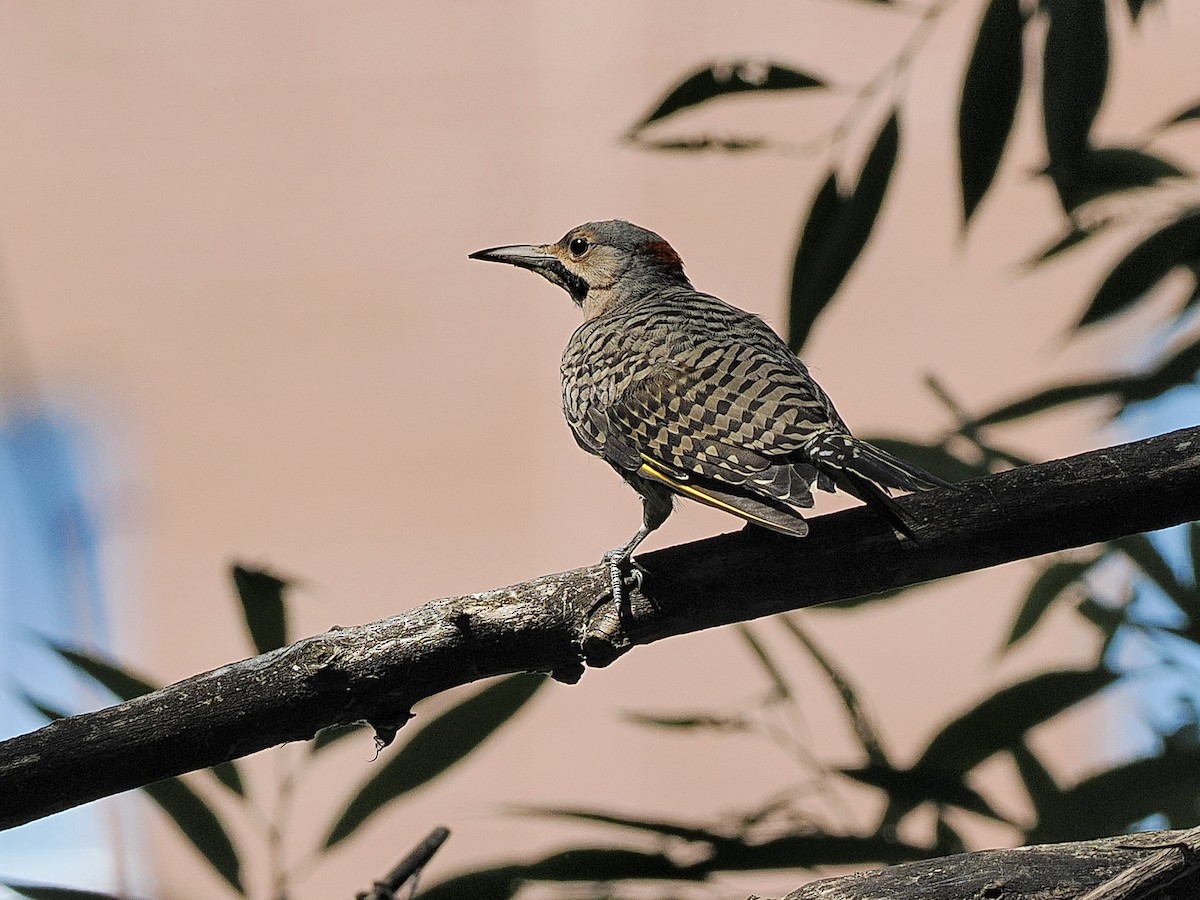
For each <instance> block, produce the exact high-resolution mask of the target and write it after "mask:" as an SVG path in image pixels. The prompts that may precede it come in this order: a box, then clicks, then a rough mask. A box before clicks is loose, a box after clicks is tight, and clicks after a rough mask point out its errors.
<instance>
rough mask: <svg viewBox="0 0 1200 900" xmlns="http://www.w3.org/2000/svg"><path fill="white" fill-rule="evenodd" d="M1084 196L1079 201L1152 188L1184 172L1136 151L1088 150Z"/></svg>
mask: <svg viewBox="0 0 1200 900" xmlns="http://www.w3.org/2000/svg"><path fill="white" fill-rule="evenodd" d="M1085 173H1086V182H1087V193H1086V194H1085V195H1083V196H1082V197H1081V198H1080V200H1081V202H1082V201H1083V200H1090V199H1092V198H1093V197H1098V196H1100V195H1101V194H1111V193H1114V192H1116V191H1128V190H1131V189H1133V188H1139V187H1143V188H1144V187H1152V186H1154V185H1156V184H1158V182H1160V181H1162V180H1163V179H1164V178H1182V177H1183V175H1184V171H1183V170H1182V169H1180V168H1179V166H1177V165H1175V163H1173V162H1171V161H1170V160H1166V159H1163V158H1162V157H1161V156H1155V155H1154V154H1153V153H1148V152H1147V151H1145V150H1141V149H1139V148H1137V147H1092V148H1089V149H1088V151H1087V160H1086V164H1085Z"/></svg>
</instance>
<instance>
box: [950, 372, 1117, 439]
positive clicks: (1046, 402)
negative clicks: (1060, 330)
mask: <svg viewBox="0 0 1200 900" xmlns="http://www.w3.org/2000/svg"><path fill="white" fill-rule="evenodd" d="M1135 383H1136V379H1135V378H1133V377H1131V376H1121V377H1115V378H1097V379H1096V380H1094V381H1080V382H1076V383H1074V384H1060V385H1057V386H1055V387H1051V388H1046V389H1045V390H1041V391H1037V392H1036V393H1033V394H1030V395H1029V396H1028V397H1022V398H1021V399H1020V400H1014V401H1013V402H1011V403H1006V404H1004V405H1003V406H1000V407H998V408H996V409H994V410H992V411H991V412H990V413H985V414H984V415H982V416H980V417H979V418H978V419H975V420H974V421H972V422H971V423H970V424H971V426H972V427H973V428H983V427H984V426H987V425H996V424H998V423H1000V422H1011V421H1013V420H1014V419H1023V418H1025V417H1026V416H1032V415H1034V414H1035V413H1040V412H1045V411H1047V410H1050V409H1054V408H1055V407H1058V406H1065V405H1066V404H1068V403H1079V402H1081V401H1083V400H1097V399H1099V398H1101V397H1110V398H1114V399H1117V400H1120V399H1121V398H1123V397H1124V396H1125V394H1126V392H1127V390H1128V389H1130V388H1131V387H1132V386H1133V385H1134V384H1135Z"/></svg>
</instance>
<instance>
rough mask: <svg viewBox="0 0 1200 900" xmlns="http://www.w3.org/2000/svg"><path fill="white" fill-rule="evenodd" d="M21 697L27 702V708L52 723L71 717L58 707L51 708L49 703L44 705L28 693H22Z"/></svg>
mask: <svg viewBox="0 0 1200 900" xmlns="http://www.w3.org/2000/svg"><path fill="white" fill-rule="evenodd" d="M20 695H21V699H22V700H24V701H25V705H26V706H28V707H29V708H30V709H32V710H33V711H34V712H36V713H38V715H41V716H45V717H46V718H47V719H49V720H50V721H51V722H55V721H57V720H59V719H65V718H66V717H67V716H68V715H69V713H66V712H63V711H62V710H61V709H59V708H58V707H57V706H51V705H50V704H49V703H43V702H42V701H41V700H38V699H37V698H36V697H34V696H33V695H32V694H30V693H28V692H26V691H21V692H20Z"/></svg>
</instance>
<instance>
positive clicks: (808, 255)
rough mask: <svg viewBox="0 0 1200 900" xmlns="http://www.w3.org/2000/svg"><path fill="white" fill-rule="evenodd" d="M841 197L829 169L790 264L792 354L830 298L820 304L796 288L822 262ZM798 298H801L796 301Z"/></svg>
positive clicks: (810, 210) (790, 339) (810, 207)
mask: <svg viewBox="0 0 1200 900" xmlns="http://www.w3.org/2000/svg"><path fill="white" fill-rule="evenodd" d="M844 202H845V201H844V200H843V198H842V196H841V193H840V192H839V191H838V183H837V175H836V174H835V173H833V172H830V173H829V175H828V176H827V177H826V178H825V181H824V182H822V184H821V189H820V190H818V191H817V194H816V196H815V197H813V201H812V204H811V205H810V206H809V209H808V218H807V219H806V220H805V222H804V227H803V228H802V229H801V231H800V243H799V244H798V245H797V247H796V257H795V260H794V261H793V263H792V290H791V308H790V310H789V314H788V346H789V347H791V348H792V351H793V352H794V353H799V352H800V349H801V348H802V347H803V346H804V342H805V341H806V340H807V339H808V335H809V332H810V331H812V327H813V323H814V322H816V319H817V316H819V315H820V314H821V311H822V310H823V309H824V308H825V304H827V303H828V302H829V299H831V298H830V297H826V298H825V303H823V304H811V303H809V296H808V295H807V294H804V293H801V292H799V291H797V290H796V285H797V284H798V283H799V280H800V279H801V278H808V277H811V276H810V274H809V273H811V272H814V271H816V270H817V269H818V268H819V267H820V265H821V255H822V253H823V250H824V246H823V244H824V242H825V241H826V240H827V239H828V237H829V235H830V234H832V232H833V229H834V228H835V224H834V223H835V222H836V221H837V219H838V215H839V214H840V213H841V211H842V207H843V205H844ZM798 300H802V301H804V302H803V303H799V304H798V302H797V301H798Z"/></svg>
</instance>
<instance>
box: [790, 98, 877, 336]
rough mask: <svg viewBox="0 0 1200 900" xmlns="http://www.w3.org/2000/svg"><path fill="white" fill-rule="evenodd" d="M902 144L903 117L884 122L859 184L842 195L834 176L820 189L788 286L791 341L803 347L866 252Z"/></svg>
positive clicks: (810, 213) (803, 233)
mask: <svg viewBox="0 0 1200 900" xmlns="http://www.w3.org/2000/svg"><path fill="white" fill-rule="evenodd" d="M899 146H900V120H899V117H898V114H897V113H896V112H895V111H893V112H892V115H891V116H889V117H888V120H887V121H886V122H885V123H884V125H883V127H882V128H881V129H880V131H879V134H878V135H877V136H876V138H875V143H874V144H873V145H872V147H871V151H870V153H869V154H868V155H867V159H866V161H865V162H864V163H863V168H862V172H860V173H859V177H858V184H857V185H856V186H855V188H854V192H853V193H852V194H850V195H849V196H844V195H840V194H839V192H838V188H837V179H836V178H835V176H833V175H830V176H829V178H827V179H826V180H825V183H824V184H823V185H822V186H821V189H820V191H818V192H817V196H816V198H814V200H813V205H812V208H811V209H810V211H809V216H808V218H807V219H806V221H805V225H804V229H803V231H802V233H801V237H800V241H799V243H798V244H797V249H796V257H795V262H794V264H793V266H792V283H791V288H790V290H789V297H790V302H789V310H790V312H789V321H788V344H789V345H790V346H791V348H792V350H794V351H799V350H800V348H801V347H803V346H804V343H805V342H806V341H807V340H808V336H809V334H810V333H811V331H812V327H813V324H814V323H815V322H816V320H817V317H818V316H819V315H820V314H821V312H822V311H823V310H824V309H825V307H826V306H827V305H828V304H829V301H830V300H832V299H833V296H834V294H836V293H837V290H838V288H839V287H840V286H841V284H842V282H843V281H844V280H845V278H846V275H847V274H848V273H849V272H850V269H851V268H852V267H853V266H854V263H855V262H856V261H857V260H858V258H859V256H860V255H861V254H862V251H863V248H864V247H865V246H866V244H867V240H868V239H869V238H870V236H871V231H872V229H873V228H874V226H875V220H876V219H877V218H878V216H879V210H880V208H881V207H882V205H883V198H884V196H885V195H886V193H887V188H888V183H889V181H890V180H891V176H892V170H893V169H894V168H895V165H896V155H897V153H898V151H899Z"/></svg>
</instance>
